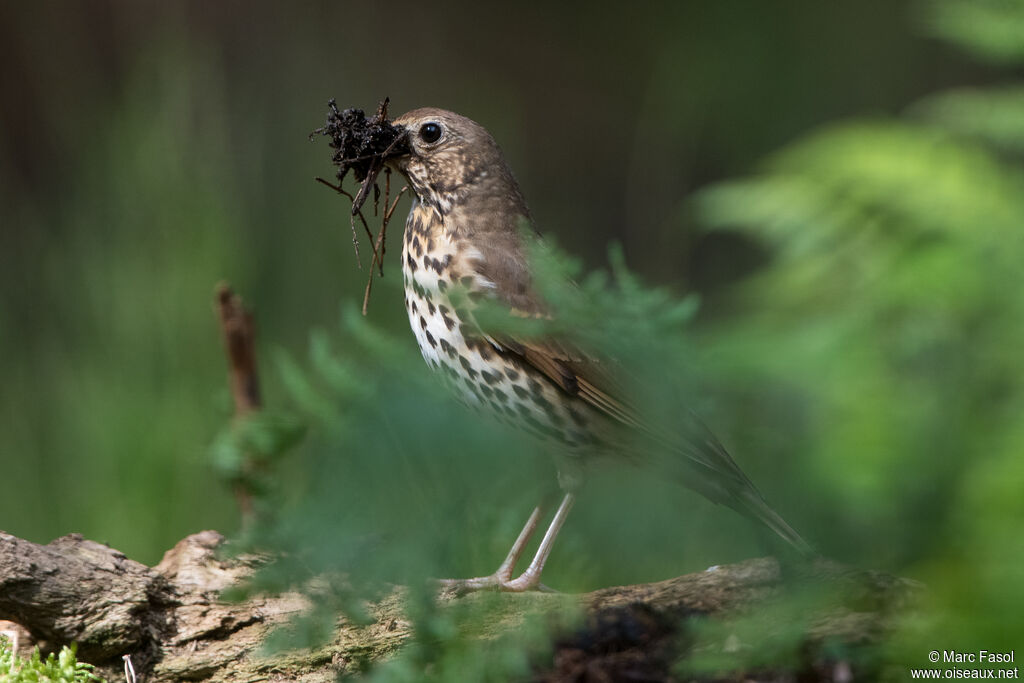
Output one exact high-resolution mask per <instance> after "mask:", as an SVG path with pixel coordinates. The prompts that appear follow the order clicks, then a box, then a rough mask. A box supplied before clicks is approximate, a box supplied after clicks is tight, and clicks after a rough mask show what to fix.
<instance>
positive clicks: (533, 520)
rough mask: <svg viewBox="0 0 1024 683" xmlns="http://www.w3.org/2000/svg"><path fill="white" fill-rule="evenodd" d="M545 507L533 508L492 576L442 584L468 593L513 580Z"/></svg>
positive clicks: (449, 580)
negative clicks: (517, 563) (514, 572)
mask: <svg viewBox="0 0 1024 683" xmlns="http://www.w3.org/2000/svg"><path fill="white" fill-rule="evenodd" d="M544 508H545V505H544V503H541V504H540V505H538V506H537V507H535V508H534V509H533V512H531V513H530V518H529V519H527V520H526V525H525V526H524V527H523V530H522V531H520V532H519V537H518V538H516V542H515V543H513V544H512V549H511V550H509V551H508V555H507V556H506V557H505V561H504V562H502V563H501V566H500V567H498V570H497V571H496V572H494V573H493V574H491V575H490V576H478V577H475V578H472V579H441V585H442V586H443V587H445V588H448V589H451V590H454V591H457V592H459V593H466V592H469V591H475V590H481V589H483V588H497V587H499V586H501V585H502V584H503V583H508V582H509V581H511V580H512V570H513V569H515V566H516V562H518V561H519V558H520V557H522V555H523V550H525V549H526V544H527V543H529V542H530V539H531V538H533V534H534V533H535V532H536V531H537V524H538V523H540V518H541V516H542V515H543V514H544Z"/></svg>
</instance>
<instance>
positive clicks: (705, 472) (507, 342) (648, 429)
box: [476, 233, 753, 502]
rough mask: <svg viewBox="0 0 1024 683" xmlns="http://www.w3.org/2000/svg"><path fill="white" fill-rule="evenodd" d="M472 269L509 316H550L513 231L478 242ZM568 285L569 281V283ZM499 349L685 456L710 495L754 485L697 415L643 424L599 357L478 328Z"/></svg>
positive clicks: (563, 343) (567, 345)
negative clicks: (669, 424) (663, 424)
mask: <svg viewBox="0 0 1024 683" xmlns="http://www.w3.org/2000/svg"><path fill="white" fill-rule="evenodd" d="M479 250H480V253H481V258H480V259H478V260H477V263H476V266H477V272H478V273H479V274H480V275H482V276H483V277H485V278H487V279H488V280H490V281H491V282H493V283H494V284H495V287H494V289H493V290H492V294H493V295H494V296H495V298H497V299H498V300H499V301H501V303H502V304H504V305H505V306H507V307H508V309H509V310H510V312H511V314H512V315H515V316H520V317H526V318H542V317H547V316H549V312H548V309H547V306H545V305H544V302H543V301H542V300H541V298H540V297H539V296H537V294H536V293H535V292H534V291H533V287H532V283H531V282H530V278H529V268H528V267H527V264H526V259H525V256H524V251H523V248H522V243H521V240H520V236H519V234H518V233H516V234H508V233H505V234H502V235H498V236H495V237H494V239H492V240H489V241H487V242H483V243H482V244H481V246H480V249H479ZM570 285H571V283H570ZM481 334H482V336H483V337H484V338H486V339H487V340H488V341H489V342H490V343H491V344H492V345H493V346H494V347H495V349H497V350H498V351H499V352H503V353H509V354H513V355H515V356H517V357H518V358H519V359H520V360H521V361H522V362H524V363H526V364H527V365H529V366H530V367H532V368H534V369H536V370H537V371H539V372H540V373H541V374H542V375H544V376H545V377H547V378H548V379H549V380H551V382H553V383H554V384H555V385H556V386H558V387H559V388H561V389H562V390H563V391H565V392H566V393H567V394H569V395H571V396H575V397H577V398H579V399H580V400H581V401H583V402H584V403H586V404H587V405H589V406H591V407H592V408H594V409H595V410H596V411H597V412H598V413H600V414H602V415H604V416H606V417H608V418H610V419H612V420H614V421H616V422H618V423H620V424H623V425H625V426H627V427H630V428H633V429H636V430H639V431H640V432H642V433H644V434H646V435H648V436H649V437H651V438H652V439H654V440H655V441H656V442H658V443H660V444H662V445H663V446H665V447H667V448H668V449H669V450H671V451H674V452H678V453H681V454H683V455H685V456H686V459H687V461H688V462H689V463H690V465H692V466H693V469H694V470H695V473H696V474H697V476H698V477H699V478H700V479H702V480H704V479H707V480H708V483H709V485H710V486H711V488H710V489H709V488H706V487H702V486H700V482H693V483H692V484H693V485H694V488H697V489H698V490H699V491H700V492H701V493H703V494H704V495H706V496H708V497H709V498H711V499H712V500H718V501H719V502H724V501H723V500H722V499H723V496H722V495H721V494H722V493H724V492H725V491H730V492H732V493H735V492H736V491H740V490H743V489H746V488H750V489H753V484H752V483H751V482H750V480H749V479H748V478H747V476H746V475H745V474H744V473H743V471H742V470H740V468H739V466H738V465H737V464H736V462H735V461H734V460H733V459H732V456H730V455H729V453H728V452H727V451H726V450H725V448H724V447H723V446H722V445H721V444H720V443H719V442H718V439H716V438H715V436H714V435H713V434H712V433H711V431H710V430H708V429H707V428H706V427H705V426H704V425H703V424H702V423H701V422H700V421H699V420H697V418H696V417H694V416H693V415H692V414H690V413H688V412H685V411H684V414H682V415H680V416H679V421H680V422H681V423H682V424H681V425H678V426H681V427H682V429H671V430H664V429H658V428H655V427H654V426H653V425H650V424H648V423H647V422H646V421H645V420H644V419H643V418H642V417H641V416H640V413H639V411H637V410H636V409H635V408H634V407H633V406H632V405H630V403H629V402H628V400H627V399H626V398H625V394H626V392H625V391H623V388H622V385H621V383H620V382H619V381H617V379H616V377H615V373H614V371H613V370H612V368H611V367H610V365H611V363H610V362H609V361H603V360H600V359H598V358H595V357H594V356H592V355H590V354H587V353H586V352H584V351H582V350H581V349H579V348H577V347H576V346H575V345H574V344H572V343H571V342H569V341H568V340H563V339H552V338H547V339H523V338H517V337H515V336H513V335H509V334H500V333H498V334H488V333H487V331H486V330H484V331H481Z"/></svg>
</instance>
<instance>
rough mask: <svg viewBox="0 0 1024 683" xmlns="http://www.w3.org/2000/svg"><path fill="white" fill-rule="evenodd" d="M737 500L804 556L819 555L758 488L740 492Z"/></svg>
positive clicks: (754, 516)
mask: <svg viewBox="0 0 1024 683" xmlns="http://www.w3.org/2000/svg"><path fill="white" fill-rule="evenodd" d="M737 502H738V503H739V504H740V505H739V506H737V507H739V508H740V510H741V511H742V512H744V513H745V514H747V515H750V516H751V517H753V518H754V519H756V520H759V521H760V522H762V523H763V524H764V525H765V526H767V527H768V528H769V529H771V530H772V531H774V532H775V533H777V534H778V535H779V536H781V537H782V538H783V540H785V541H786V542H787V543H789V544H790V545H791V546H793V548H794V549H795V550H796V551H797V552H799V553H800V554H801V555H803V556H804V557H807V558H810V557H814V556H816V555H817V553H816V552H815V551H814V548H812V547H811V545H810V544H809V543H808V542H807V541H805V540H804V539H803V537H802V536H801V535H800V534H798V533H797V532H796V530H795V529H793V527H791V526H790V525H789V524H787V523H786V520H784V519H783V518H782V517H781V516H780V515H779V513H777V512H776V511H775V510H773V509H772V508H771V506H770V505H768V503H766V502H765V500H764V498H762V497H761V496H760V494H759V493H758V492H757V491H756V490H748V491H744V492H743V493H741V494H740V496H739V500H738V501H737Z"/></svg>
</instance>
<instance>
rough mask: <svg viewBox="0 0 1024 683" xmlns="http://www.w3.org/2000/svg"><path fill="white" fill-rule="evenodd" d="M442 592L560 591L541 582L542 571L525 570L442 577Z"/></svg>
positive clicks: (453, 593) (456, 593)
mask: <svg viewBox="0 0 1024 683" xmlns="http://www.w3.org/2000/svg"><path fill="white" fill-rule="evenodd" d="M440 584H441V592H442V594H446V595H453V596H459V595H466V594H467V593H475V592H476V591H484V590H492V591H502V592H505V593H527V592H529V591H538V592H541V593H557V592H558V591H556V590H554V589H552V588H548V587H547V586H545V585H544V584H542V583H541V582H540V573H539V572H536V573H535V572H531V571H529V570H527V571H525V572H523V573H522V575H520V576H519V577H517V578H515V579H513V578H512V576H511V575H510V574H509V575H503V574H499V573H498V572H495V573H494V574H491V575H490V576H478V577H475V578H472V579H441V580H440Z"/></svg>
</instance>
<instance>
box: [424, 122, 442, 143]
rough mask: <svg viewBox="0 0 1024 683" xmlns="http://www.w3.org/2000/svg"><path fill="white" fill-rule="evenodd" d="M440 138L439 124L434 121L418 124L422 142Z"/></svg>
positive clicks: (435, 140) (434, 140)
mask: <svg viewBox="0 0 1024 683" xmlns="http://www.w3.org/2000/svg"><path fill="white" fill-rule="evenodd" d="M440 138H441V126H439V125H437V124H436V123H424V124H423V125H422V126H420V139H422V140H423V142H427V143H429V142H437V141H438V140H439V139H440Z"/></svg>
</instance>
